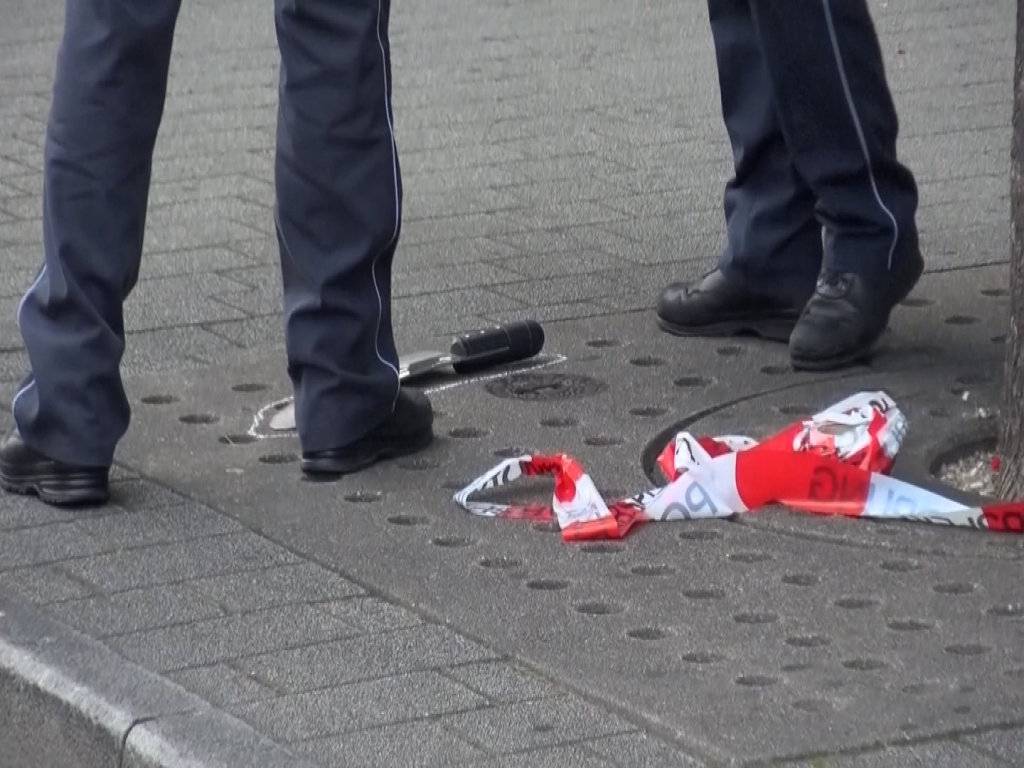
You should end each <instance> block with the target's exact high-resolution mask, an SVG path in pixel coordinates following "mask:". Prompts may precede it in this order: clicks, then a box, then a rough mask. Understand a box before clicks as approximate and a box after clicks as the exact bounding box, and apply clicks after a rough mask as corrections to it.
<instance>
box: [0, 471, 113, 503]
mask: <svg viewBox="0 0 1024 768" xmlns="http://www.w3.org/2000/svg"><path fill="white" fill-rule="evenodd" d="M0 488H3V489H4V490H5V491H7V492H8V493H16V494H18V495H20V496H36V497H38V498H39V500H40V501H42V502H43V503H45V504H49V505H50V506H53V507H86V506H98V505H101V504H106V503H107V501H109V500H110V489H109V487H108V486H107V485H106V484H105V483H104V484H100V483H99V482H98V481H97V480H96V478H95V477H93V476H90V475H74V474H72V475H28V476H24V477H16V476H13V475H10V474H8V473H6V472H4V471H3V470H0Z"/></svg>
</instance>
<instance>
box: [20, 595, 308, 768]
mask: <svg viewBox="0 0 1024 768" xmlns="http://www.w3.org/2000/svg"><path fill="white" fill-rule="evenodd" d="M0 723H2V724H3V727H0V763H3V765H4V766H5V768H23V767H24V768H29V767H31V768H57V767H58V766H68V767H69V768H70V767H72V766H73V767H74V768H101V767H102V768H164V767H166V768H171V767H172V766H173V767H174V768H183V767H186V766H187V767H188V768H192V767H193V766H194V767H195V768H200V767H202V768H207V767H209V768H218V767H220V766H223V767H224V768H228V766H231V767H232V768H235V767H236V766H254V767H255V768H270V767H271V766H307V765H309V764H308V763H306V762H305V761H303V760H301V759H300V758H298V757H296V756H295V755H294V754H292V753H291V752H288V751H287V750H285V749H283V748H282V747H280V746H279V745H277V744H275V743H274V742H271V741H269V740H268V739H266V738H265V737H263V736H262V735H260V734H259V733H257V732H256V731H254V730H253V729H252V728H250V727H249V726H248V725H246V724H245V723H243V722H241V721H240V720H237V719H236V718H234V717H232V716H230V715H228V714H227V713H225V712H223V711H221V710H218V709H215V708H214V707H212V706H211V705H210V704H209V703H208V702H206V701H204V700H203V699H201V698H199V697H198V696H195V695H193V694H191V693H189V692H187V691H186V690H185V689H183V688H181V687H179V686H177V685H175V684H174V683H172V682H170V681H168V680H166V679H164V678H162V677H160V676H159V675H156V674H154V673H152V672H149V671H147V670H145V669H143V668H142V667H139V666H138V665H136V664H133V663H132V662H130V661H127V660H125V659H124V658H122V657H121V656H119V655H117V654H115V653H114V652H113V651H111V650H110V649H108V648H107V647H106V646H104V645H103V644H101V643H99V642H98V641H96V640H93V639H91V638H89V637H86V636H85V635H83V634H81V633H79V632H76V631H74V630H72V629H71V628H69V627H66V626H64V625H63V624H60V623H58V622H56V621H53V620H52V619H50V618H48V617H45V616H43V615H41V614H40V613H39V612H38V611H37V610H35V609H33V608H31V607H29V606H28V605H27V604H25V603H23V602H21V601H19V600H16V599H14V598H11V597H9V596H7V595H4V594H0Z"/></svg>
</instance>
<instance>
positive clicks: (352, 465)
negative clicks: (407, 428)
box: [302, 429, 434, 477]
mask: <svg viewBox="0 0 1024 768" xmlns="http://www.w3.org/2000/svg"><path fill="white" fill-rule="evenodd" d="M433 441H434V431H433V430H432V429H431V430H427V431H426V432H424V433H422V434H420V435H416V436H413V437H411V438H409V442H407V443H402V444H397V443H392V444H389V445H381V446H380V447H379V448H378V449H377V450H375V451H371V452H368V453H366V454H365V455H364V456H360V457H359V458H357V459H352V460H349V461H342V460H340V459H306V458H304V459H302V471H303V473H304V474H307V475H313V476H333V477H338V476H341V475H351V474H353V473H355V472H359V471H360V470H363V469H366V468H368V467H371V466H373V465H374V464H376V463H378V462H380V461H385V460H387V459H397V458H400V457H402V456H408V455H409V454H411V453H418V452H419V451H422V450H423V449H424V448H426V447H427V446H429V445H430V444H431V443H432V442H433Z"/></svg>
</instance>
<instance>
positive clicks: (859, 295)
mask: <svg viewBox="0 0 1024 768" xmlns="http://www.w3.org/2000/svg"><path fill="white" fill-rule="evenodd" d="M922 271H924V261H923V260H922V259H921V254H920V253H919V252H917V251H915V252H914V253H913V254H912V255H911V256H908V257H905V258H903V259H901V260H900V261H899V262H898V263H897V264H896V265H895V266H894V268H893V269H892V270H890V271H889V272H886V273H884V274H882V275H878V276H866V275H858V274H854V273H852V272H833V271H830V270H826V271H825V272H823V273H822V275H821V277H820V278H819V280H818V286H817V288H816V289H815V291H814V296H812V297H811V300H810V301H808V302H807V306H806V307H805V308H804V311H803V314H801V315H800V320H799V321H798V322H797V324H796V328H794V329H793V335H792V336H791V337H790V340H789V352H790V356H791V357H792V360H793V367H794V368H799V369H803V370H808V371H828V370H832V369H834V368H841V367H843V366H845V365H850V364H852V363H855V362H857V361H859V360H863V359H865V358H866V357H868V355H869V354H870V353H871V349H872V347H873V346H874V345H875V342H876V341H878V339H879V337H880V336H881V335H882V332H883V331H884V330H885V327H886V325H887V324H888V322H889V314H890V313H891V312H892V308H893V307H894V306H896V305H897V304H898V303H899V302H901V301H903V299H905V298H906V297H907V294H909V293H910V291H911V290H912V289H913V287H914V285H916V284H917V280H918V278H920V277H921V272H922Z"/></svg>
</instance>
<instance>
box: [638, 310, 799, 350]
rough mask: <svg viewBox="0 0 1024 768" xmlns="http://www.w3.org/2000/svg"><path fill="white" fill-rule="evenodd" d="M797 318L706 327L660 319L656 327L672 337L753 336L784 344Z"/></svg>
mask: <svg viewBox="0 0 1024 768" xmlns="http://www.w3.org/2000/svg"><path fill="white" fill-rule="evenodd" d="M796 321H797V317H796V315H793V316H786V315H779V316H776V317H759V318H757V319H756V320H753V319H750V320H722V321H720V322H717V323H708V324H707V325H679V324H678V323H671V322H669V321H668V320H665V319H664V318H662V317H659V318H658V327H659V328H661V330H663V331H665V332H666V333H670V334H672V335H673V336H688V337H701V336H703V337H728V336H743V335H748V334H753V335H754V336H758V337H760V338H762V339H766V340H768V341H778V342H782V343H786V342H788V341H789V336H790V334H791V333H793V327H794V326H795V325H796Z"/></svg>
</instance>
